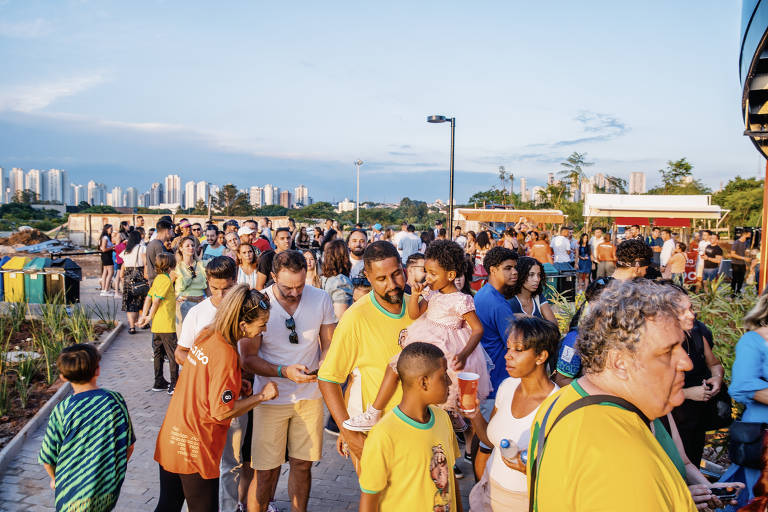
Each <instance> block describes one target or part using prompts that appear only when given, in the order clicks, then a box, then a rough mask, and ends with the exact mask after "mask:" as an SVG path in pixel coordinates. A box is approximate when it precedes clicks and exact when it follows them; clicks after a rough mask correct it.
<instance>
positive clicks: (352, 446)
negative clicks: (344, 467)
mask: <svg viewBox="0 0 768 512" xmlns="http://www.w3.org/2000/svg"><path fill="white" fill-rule="evenodd" d="M339 430H340V431H341V434H340V435H339V437H341V436H344V441H346V442H347V448H348V450H349V451H350V452H352V455H354V456H355V457H357V460H360V459H362V458H363V445H364V444H365V436H364V435H363V433H362V432H352V431H351V430H347V429H345V428H344V427H341V428H340V429H339Z"/></svg>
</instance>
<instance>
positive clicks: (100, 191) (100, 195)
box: [87, 180, 107, 206]
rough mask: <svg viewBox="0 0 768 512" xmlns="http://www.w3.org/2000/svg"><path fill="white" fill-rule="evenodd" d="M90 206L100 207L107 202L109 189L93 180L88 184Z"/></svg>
mask: <svg viewBox="0 0 768 512" xmlns="http://www.w3.org/2000/svg"><path fill="white" fill-rule="evenodd" d="M87 201H88V204H90V205H91V206H99V205H103V204H106V202H107V187H105V186H104V184H103V183H96V182H95V181H93V180H91V181H89V182H88V199H87Z"/></svg>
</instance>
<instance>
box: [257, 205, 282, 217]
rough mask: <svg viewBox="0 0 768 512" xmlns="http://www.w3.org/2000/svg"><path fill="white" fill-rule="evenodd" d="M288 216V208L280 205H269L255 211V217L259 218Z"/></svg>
mask: <svg viewBox="0 0 768 512" xmlns="http://www.w3.org/2000/svg"><path fill="white" fill-rule="evenodd" d="M287 214H288V208H286V207H285V206H280V205H279V204H267V205H264V206H262V207H261V208H257V209H255V210H253V215H254V216H257V217H282V216H283V215H287Z"/></svg>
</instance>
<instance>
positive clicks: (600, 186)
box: [592, 172, 608, 191]
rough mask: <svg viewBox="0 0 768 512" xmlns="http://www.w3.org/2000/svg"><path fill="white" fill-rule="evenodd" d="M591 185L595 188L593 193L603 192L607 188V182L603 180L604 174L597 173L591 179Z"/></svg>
mask: <svg viewBox="0 0 768 512" xmlns="http://www.w3.org/2000/svg"><path fill="white" fill-rule="evenodd" d="M592 183H593V184H594V186H595V191H598V190H602V191H605V190H606V189H607V188H608V180H607V179H605V174H603V173H601V172H599V173H597V174H595V176H594V177H593V178H592Z"/></svg>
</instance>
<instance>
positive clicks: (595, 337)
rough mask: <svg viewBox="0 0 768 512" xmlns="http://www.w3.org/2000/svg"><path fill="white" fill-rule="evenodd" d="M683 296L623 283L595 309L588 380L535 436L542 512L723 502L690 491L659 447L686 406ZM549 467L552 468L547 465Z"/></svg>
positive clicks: (531, 460) (536, 496)
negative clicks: (665, 420) (669, 420)
mask: <svg viewBox="0 0 768 512" xmlns="http://www.w3.org/2000/svg"><path fill="white" fill-rule="evenodd" d="M679 293H680V292H679V291H678V290H676V289H674V288H672V287H670V286H665V285H661V284H657V283H653V282H651V281H648V280H645V279H640V280H635V281H621V280H615V281H614V282H612V283H611V284H610V285H609V286H608V287H607V288H605V289H604V290H603V292H602V293H601V294H600V298H599V299H598V300H597V301H595V302H594V303H591V304H590V308H589V311H588V312H587V313H586V315H585V316H584V317H583V318H582V320H581V323H580V324H579V338H578V341H577V342H576V347H577V350H578V351H579V353H580V355H581V358H582V364H583V368H584V376H583V377H581V378H580V379H578V380H575V381H573V382H572V383H571V385H569V386H566V387H564V388H562V389H560V390H559V391H558V392H556V393H555V394H553V395H551V396H550V397H549V398H548V399H546V400H545V401H544V402H543V403H542V405H541V407H539V410H538V412H537V413H536V418H535V420H534V425H533V428H532V429H531V432H532V437H531V444H530V448H529V454H530V455H529V457H528V468H527V469H528V484H529V488H530V489H531V492H530V499H531V500H532V501H533V503H534V510H538V511H539V512H554V511H558V512H559V511H562V510H568V511H586V510H622V511H625V512H626V511H630V512H634V511H637V512H640V511H643V512H644V511H649V510H654V511H662V510H663V511H689V512H694V511H695V510H696V504H695V503H694V499H693V498H692V494H693V493H694V491H696V492H697V493H702V494H703V495H702V496H699V495H696V496H695V501H696V502H697V503H705V502H708V501H710V500H714V497H713V496H712V495H711V493H710V491H709V488H708V487H706V486H704V487H703V489H698V487H699V486H694V487H696V488H697V489H694V488H693V487H692V488H691V489H690V490H689V488H688V487H687V486H686V483H685V480H684V479H683V477H682V476H681V474H680V472H679V471H678V470H677V469H676V467H675V464H674V463H673V462H672V459H671V458H670V456H669V455H668V454H667V453H666V452H665V451H664V449H663V448H662V445H661V444H660V443H659V441H657V439H656V438H655V437H654V431H655V432H656V433H657V434H658V433H659V432H660V428H661V427H659V426H658V425H659V422H655V423H654V431H652V430H651V423H652V422H653V420H655V419H656V418H660V417H662V416H665V415H666V414H667V413H669V412H670V411H671V410H672V408H674V407H676V406H678V405H680V404H681V403H682V402H683V400H684V398H685V397H684V395H683V384H684V372H686V371H688V370H691V369H692V367H693V365H692V363H691V360H690V359H689V358H688V354H687V353H686V352H685V350H684V349H683V346H682V342H683V339H684V337H685V336H684V333H683V330H682V328H681V327H680V323H679V321H678V315H679V312H678V303H679V295H678V294H679ZM545 443H546V444H545ZM542 461H543V462H542Z"/></svg>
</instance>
